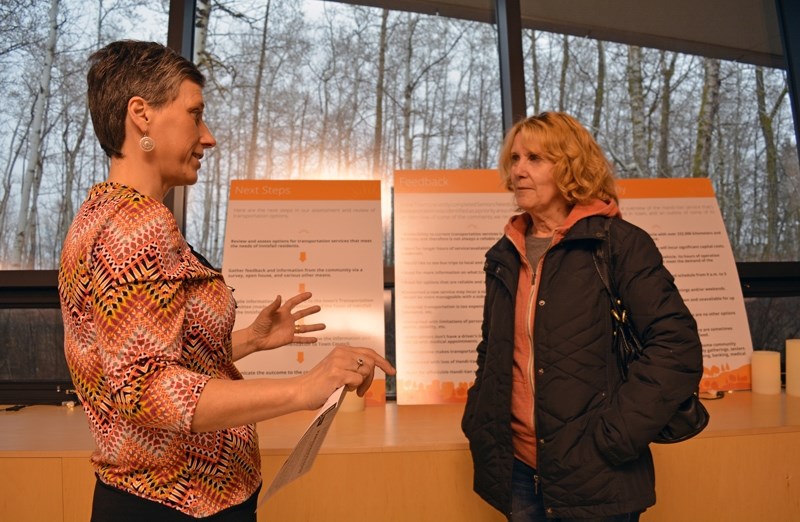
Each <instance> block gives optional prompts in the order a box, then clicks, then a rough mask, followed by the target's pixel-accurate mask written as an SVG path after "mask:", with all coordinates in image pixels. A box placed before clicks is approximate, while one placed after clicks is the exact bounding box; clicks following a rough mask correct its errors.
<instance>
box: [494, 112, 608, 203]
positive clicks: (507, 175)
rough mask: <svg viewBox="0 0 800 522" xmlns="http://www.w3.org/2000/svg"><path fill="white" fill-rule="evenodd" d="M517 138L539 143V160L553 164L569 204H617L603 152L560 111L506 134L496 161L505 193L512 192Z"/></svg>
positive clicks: (530, 119) (523, 123)
mask: <svg viewBox="0 0 800 522" xmlns="http://www.w3.org/2000/svg"><path fill="white" fill-rule="evenodd" d="M517 135H521V136H522V138H523V140H525V141H526V142H530V141H532V140H536V141H537V142H538V145H539V147H540V148H541V151H540V152H541V155H542V157H544V158H545V159H547V160H548V161H552V162H553V163H554V165H555V166H554V167H553V178H554V179H555V182H556V186H557V187H558V189H559V190H560V191H561V194H562V195H563V196H564V198H566V200H567V201H568V202H569V203H570V204H571V205H574V204H576V203H586V202H588V201H590V200H592V199H601V200H603V201H610V200H612V199H613V200H614V201H615V202H619V200H618V198H617V189H616V181H615V178H614V171H613V169H612V168H611V164H610V163H609V162H608V159H606V156H605V154H604V153H603V150H602V149H601V148H600V146H599V145H598V144H597V142H596V141H595V139H594V138H593V137H592V135H591V134H590V133H589V131H587V130H586V128H585V127H584V126H583V125H581V124H580V122H578V120H576V119H575V118H573V117H572V116H570V115H568V114H565V113H563V112H542V113H540V114H537V115H535V116H530V117H528V118H525V119H524V120H521V121H519V122H517V123H516V124H515V125H514V126H513V127H512V128H511V130H509V131H508V133H507V134H506V137H505V140H504V142H503V147H502V149H501V150H500V158H499V170H500V175H501V177H502V178H503V182H504V183H505V186H506V188H507V189H508V190H513V187H512V184H511V163H512V160H511V148H512V146H513V144H514V139H515V138H516V137H517Z"/></svg>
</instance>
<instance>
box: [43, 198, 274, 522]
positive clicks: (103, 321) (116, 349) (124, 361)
mask: <svg viewBox="0 0 800 522" xmlns="http://www.w3.org/2000/svg"><path fill="white" fill-rule="evenodd" d="M58 290H59V295H60V299H61V310H62V315H63V319H64V339H65V341H64V344H65V346H64V350H65V353H66V359H67V365H68V366H69V369H70V373H71V375H72V379H73V382H74V384H75V386H76V390H77V393H78V396H79V397H80V400H81V404H82V405H83V409H84V411H85V412H86V415H87V417H88V419H89V426H90V429H91V431H92V435H93V436H94V440H95V443H96V444H97V450H96V451H95V453H94V454H93V456H92V463H93V465H94V468H95V471H96V472H97V474H98V476H99V477H100V479H101V480H102V481H103V482H105V483H106V484H108V485H110V486H113V487H116V488H118V489H121V490H123V491H127V492H129V493H132V494H134V495H138V496H140V497H144V498H147V499H150V500H154V501H156V502H159V503H162V504H165V505H167V506H170V507H172V508H174V509H178V510H180V511H182V512H184V513H186V514H188V515H191V516H194V517H203V516H209V515H212V514H214V513H217V512H219V511H221V510H223V509H225V508H228V507H230V506H233V505H236V504H239V503H241V502H243V501H244V500H246V499H247V498H248V497H250V496H251V495H252V494H253V493H254V492H255V490H256V488H257V487H258V485H259V484H260V483H261V462H260V455H259V449H258V438H257V435H256V431H255V426H254V425H247V426H241V427H237V428H232V429H226V430H220V431H213V432H207V433H192V432H191V423H192V416H193V415H194V411H195V407H196V405H197V401H198V399H199V397H200V393H201V392H202V390H203V388H204V386H205V385H206V383H207V382H208V380H209V379H210V378H216V379H241V378H242V375H241V374H240V373H239V371H238V370H237V369H236V367H235V366H234V364H233V361H232V351H231V331H232V329H233V323H234V319H235V317H236V311H235V308H236V304H235V301H234V300H233V295H232V293H231V290H230V289H229V288H228V287H227V286H226V285H225V282H224V280H223V278H222V274H220V273H219V272H217V271H215V270H213V269H211V268H207V267H206V266H203V264H201V263H200V262H199V261H198V260H197V259H196V258H195V256H194V255H193V254H192V252H191V249H190V247H189V245H188V244H187V243H186V240H185V239H184V237H183V235H182V234H181V232H180V231H179V230H178V227H177V224H176V222H175V219H174V217H173V215H172V213H171V212H170V211H169V209H167V207H166V206H164V205H163V204H162V203H161V202H159V201H156V200H154V199H152V198H150V197H147V196H144V195H142V194H140V193H138V192H136V191H135V190H133V189H131V188H129V187H126V186H123V185H120V184H118V183H108V182H106V183H100V184H97V185H95V186H94V187H92V188H91V189H90V191H89V196H88V198H87V199H86V201H85V202H84V203H83V205H82V206H81V208H80V210H79V211H78V214H77V215H76V216H75V220H74V221H73V223H72V226H71V227H70V229H69V232H68V233H67V237H66V240H65V242H64V248H63V251H62V257H61V267H60V270H59V274H58Z"/></svg>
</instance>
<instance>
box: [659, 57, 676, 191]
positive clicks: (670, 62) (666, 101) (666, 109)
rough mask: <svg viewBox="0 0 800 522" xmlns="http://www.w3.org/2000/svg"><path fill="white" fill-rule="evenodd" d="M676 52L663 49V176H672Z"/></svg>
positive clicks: (660, 143)
mask: <svg viewBox="0 0 800 522" xmlns="http://www.w3.org/2000/svg"><path fill="white" fill-rule="evenodd" d="M676 57H677V54H676V53H668V52H667V51H661V108H660V109H661V110H660V112H661V114H660V117H659V126H658V158H657V160H656V161H657V167H656V169H657V170H658V175H659V177H662V178H671V177H672V166H671V165H670V162H669V129H670V111H671V110H672V77H673V75H674V74H675V60H676Z"/></svg>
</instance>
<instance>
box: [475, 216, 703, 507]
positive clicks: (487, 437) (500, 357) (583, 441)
mask: <svg viewBox="0 0 800 522" xmlns="http://www.w3.org/2000/svg"><path fill="white" fill-rule="evenodd" d="M606 219H613V222H612V226H611V229H610V236H611V238H612V241H611V256H612V260H611V268H612V269H613V278H614V280H615V281H616V286H617V289H616V290H617V292H618V293H619V295H620V297H621V299H622V301H623V303H625V305H626V307H627V309H628V310H629V311H630V313H631V315H632V323H633V326H634V328H635V330H636V331H637V332H638V333H639V335H640V338H641V339H642V341H643V343H644V345H645V353H644V356H643V357H641V358H640V359H639V360H637V361H636V362H634V363H632V364H631V365H630V369H629V377H628V380H627V381H626V382H624V383H622V381H621V378H620V375H619V371H618V368H617V365H616V361H615V359H614V354H613V353H612V348H611V347H612V341H611V340H612V334H611V331H612V330H611V329H612V322H611V316H610V307H609V301H608V299H609V297H608V294H607V292H606V290H605V288H604V287H603V283H602V281H601V280H600V277H599V275H598V273H597V271H596V269H595V266H594V262H593V260H592V252H593V251H594V250H595V249H596V247H597V245H598V242H600V241H606V239H607V238H606V234H605V231H604V222H605V220H606ZM484 268H485V273H486V274H485V275H486V296H485V302H484V317H483V325H482V338H481V342H480V343H479V345H478V348H477V350H478V370H477V372H476V378H475V383H474V385H473V386H472V387H471V388H470V390H469V392H468V398H467V404H466V407H465V411H464V417H463V419H462V429H463V431H464V433H465V435H466V436H467V438H468V439H469V444H470V450H471V452H472V458H473V463H474V472H475V476H474V488H475V491H476V492H477V493H478V494H479V495H480V496H481V497H483V498H484V499H485V500H486V501H487V502H488V503H489V504H491V505H492V506H494V507H495V508H496V509H498V510H500V511H502V512H504V513H506V514H509V513H510V511H511V470H512V466H513V459H514V455H513V452H514V448H513V443H512V433H511V424H510V423H511V419H510V404H511V372H512V364H513V354H514V345H513V344H514V341H513V337H514V302H515V294H516V290H517V282H518V281H517V279H518V275H519V268H520V259H519V255H518V253H517V251H516V249H515V248H514V246H513V244H512V243H511V241H510V240H509V239H508V238H507V237H503V238H502V239H500V240H499V241H498V242H497V243H496V244H495V245H494V246H493V247H492V248H491V249H490V250H489V251H488V252H487V254H486V263H485V266H484ZM535 307H536V313H535V318H534V330H533V331H534V334H533V336H534V365H535V366H534V368H535V383H534V386H535V388H534V396H535V397H534V410H535V417H534V419H535V420H534V422H535V426H536V436H537V441H538V445H537V460H538V463H537V466H536V467H537V470H538V475H539V477H540V487H541V488H542V494H543V497H544V503H545V508H546V512H547V514H548V516H552V517H564V518H567V517H574V518H590V517H600V516H610V515H614V514H619V513H627V512H632V511H641V510H644V509H645V508H647V507H649V506H652V505H653V504H654V503H655V477H654V469H653V461H652V457H651V454H650V450H649V447H648V444H649V443H650V441H652V440H653V438H654V436H655V435H656V434H657V433H658V431H659V430H660V429H661V428H662V427H663V426H664V425H666V423H667V421H668V420H669V419H670V418H671V416H672V415H673V414H674V412H675V411H676V410H677V408H678V405H679V404H680V403H681V402H682V401H683V400H684V399H685V398H686V397H688V396H689V395H690V394H691V393H693V392H694V391H696V389H697V387H698V384H699V382H700V378H701V376H702V363H703V361H702V349H701V344H700V338H699V336H698V333H697V325H696V323H695V320H694V318H693V317H692V315H691V313H690V312H689V310H688V309H687V308H686V306H685V305H684V302H683V300H682V298H681V296H680V294H679V292H678V290H677V288H676V287H675V285H674V283H673V278H672V275H671V274H670V273H669V272H668V271H667V270H666V268H665V267H664V265H663V262H662V258H661V254H660V253H659V251H658V249H657V247H656V245H655V243H654V242H653V240H652V239H651V238H650V236H649V235H648V234H647V233H646V232H645V231H643V230H642V229H640V228H638V227H636V226H634V225H632V224H630V223H628V222H626V221H623V220H622V219H618V218H606V217H601V216H592V217H587V218H584V219H581V220H579V221H578V222H577V223H575V225H573V227H572V228H571V229H570V230H569V231H568V232H567V234H566V236H565V237H564V238H563V239H562V241H560V242H559V243H558V244H556V245H555V246H554V247H552V248H551V249H550V250H548V252H547V253H546V254H545V257H544V262H543V264H542V271H541V276H540V282H539V289H538V293H537V297H536V304H535Z"/></svg>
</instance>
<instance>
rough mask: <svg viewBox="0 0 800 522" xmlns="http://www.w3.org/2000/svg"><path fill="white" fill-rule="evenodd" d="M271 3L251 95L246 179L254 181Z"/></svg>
mask: <svg viewBox="0 0 800 522" xmlns="http://www.w3.org/2000/svg"><path fill="white" fill-rule="evenodd" d="M271 3H272V1H271V0H267V3H266V6H265V12H264V26H263V27H262V29H261V48H260V49H259V55H258V67H257V68H256V84H255V92H254V93H253V109H252V115H253V119H252V120H251V122H250V146H249V147H248V149H247V174H246V176H247V179H255V177H256V163H257V162H258V157H259V154H258V116H259V112H260V111H261V83H262V81H263V76H264V69H265V67H266V61H267V35H268V34H269V31H268V29H269V9H270V5H271Z"/></svg>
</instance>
